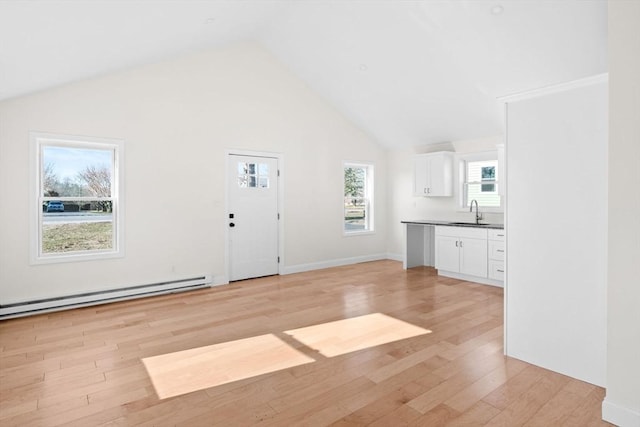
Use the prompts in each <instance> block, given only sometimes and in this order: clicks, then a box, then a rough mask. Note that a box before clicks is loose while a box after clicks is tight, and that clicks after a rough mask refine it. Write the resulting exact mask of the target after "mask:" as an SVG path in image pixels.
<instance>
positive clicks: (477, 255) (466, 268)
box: [460, 238, 487, 277]
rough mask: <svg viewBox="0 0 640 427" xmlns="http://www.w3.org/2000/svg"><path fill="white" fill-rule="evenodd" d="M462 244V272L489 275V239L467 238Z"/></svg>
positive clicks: (480, 275)
mask: <svg viewBox="0 0 640 427" xmlns="http://www.w3.org/2000/svg"><path fill="white" fill-rule="evenodd" d="M460 246H461V248H460V273H463V274H468V275H470V276H477V277H487V240H486V239H469V238H465V239H462V240H461V245H460Z"/></svg>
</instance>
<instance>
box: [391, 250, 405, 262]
mask: <svg viewBox="0 0 640 427" xmlns="http://www.w3.org/2000/svg"><path fill="white" fill-rule="evenodd" d="M387 259H390V260H393V261H403V260H404V256H402V254H392V253H390V252H387Z"/></svg>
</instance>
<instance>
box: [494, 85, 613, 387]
mask: <svg viewBox="0 0 640 427" xmlns="http://www.w3.org/2000/svg"><path fill="white" fill-rule="evenodd" d="M607 138H608V137H607V81H606V78H604V77H602V78H598V79H595V82H593V81H591V82H590V83H588V84H585V85H578V84H577V83H576V85H569V86H563V87H561V88H558V89H557V90H554V91H549V92H547V93H545V94H540V93H537V94H535V95H534V96H532V97H530V98H524V99H522V100H517V101H513V102H509V103H508V106H507V165H508V169H507V174H508V176H507V181H508V183H509V185H508V187H507V224H506V235H507V265H506V274H507V276H506V319H505V323H506V326H505V329H506V353H507V355H509V356H512V357H516V358H518V359H522V360H525V361H527V362H529V363H533V364H535V365H538V366H542V367H545V368H547V369H551V370H553V371H556V372H560V373H563V374H566V375H569V376H571V377H574V378H578V379H581V380H584V381H588V382H590V383H593V384H597V385H601V386H602V385H604V384H605V368H606V274H607Z"/></svg>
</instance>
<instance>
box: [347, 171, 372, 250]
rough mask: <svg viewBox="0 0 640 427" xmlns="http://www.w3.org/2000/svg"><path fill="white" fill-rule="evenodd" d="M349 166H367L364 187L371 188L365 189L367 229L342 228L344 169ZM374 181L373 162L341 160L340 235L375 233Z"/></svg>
mask: <svg viewBox="0 0 640 427" xmlns="http://www.w3.org/2000/svg"><path fill="white" fill-rule="evenodd" d="M349 166H353V167H359V168H367V183H366V186H367V187H366V188H367V189H373V190H372V191H369V190H368V191H367V193H368V195H369V197H368V199H369V212H368V213H369V228H368V229H367V230H350V231H347V230H345V228H344V169H345V168H346V167H349ZM374 181H375V164H374V163H369V162H360V161H355V162H354V161H347V160H345V161H343V162H342V181H341V183H342V190H341V192H342V198H341V208H342V221H341V222H340V224H341V227H342V235H343V236H344V237H353V236H363V235H367V234H375V233H376V228H375V208H374V206H375V200H374V194H375V185H374Z"/></svg>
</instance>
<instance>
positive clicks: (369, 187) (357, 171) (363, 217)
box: [344, 163, 373, 233]
mask: <svg viewBox="0 0 640 427" xmlns="http://www.w3.org/2000/svg"><path fill="white" fill-rule="evenodd" d="M372 195H373V165H365V164H354V163H345V165H344V231H345V233H358V232H364V231H373V221H372V217H373V209H372V203H371V201H372Z"/></svg>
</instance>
